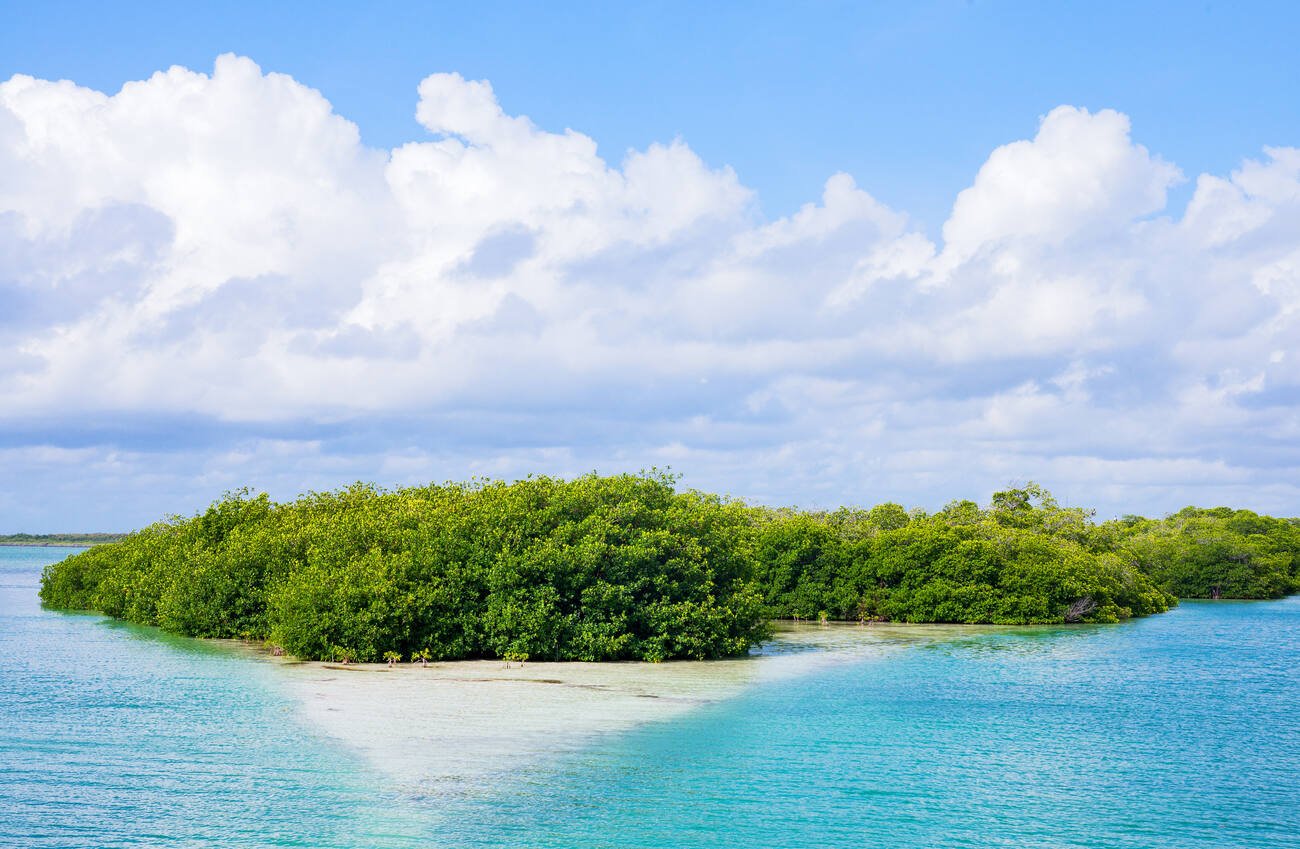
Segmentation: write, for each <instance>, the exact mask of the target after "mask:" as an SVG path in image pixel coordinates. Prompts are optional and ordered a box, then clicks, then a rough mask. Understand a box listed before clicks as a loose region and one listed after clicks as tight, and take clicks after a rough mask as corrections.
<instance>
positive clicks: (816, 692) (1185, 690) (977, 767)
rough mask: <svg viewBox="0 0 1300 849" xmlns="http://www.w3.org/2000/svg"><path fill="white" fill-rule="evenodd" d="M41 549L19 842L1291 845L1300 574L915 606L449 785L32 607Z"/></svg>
mask: <svg viewBox="0 0 1300 849" xmlns="http://www.w3.org/2000/svg"><path fill="white" fill-rule="evenodd" d="M53 556H58V553H55V554H54V555H53ZM50 558H51V554H50V552H49V551H48V550H40V549H3V548H0V716H3V717H4V725H3V727H0V845H4V846H10V845H12V846H84V847H100V846H138V845H145V846H150V845H156V846H321V847H334V846H339V847H343V846H347V847H384V846H430V847H434V846H437V847H485V846H503V847H505V846H510V847H514V846H519V847H647V848H648V847H697V846H698V847H705V846H708V847H715V846H722V847H728V846H735V847H742V846H744V847H763V846H770V847H790V848H791V849H793V848H794V847H805V846H806V847H814V846H816V847H838V846H853V847H1003V846H1005V847H1116V848H1117V849H1119V848H1120V847H1125V848H1126V847H1135V848H1136V847H1170V849H1173V847H1179V849H1183V847H1206V849H1210V847H1214V849H1232V847H1260V848H1261V849H1263V847H1284V848H1285V847H1300V598H1291V599H1286V600H1283V601H1278V602H1201V603H1185V604H1184V605H1183V606H1182V607H1180V608H1178V609H1176V610H1174V611H1173V612H1171V613H1168V614H1164V615H1162V616H1157V617H1152V618H1149V619H1143V620H1137V621H1133V622H1128V623H1125V624H1122V625H1117V626H1084V627H1068V628H1067V627H1062V628H1025V629H986V630H971V629H965V630H962V629H952V630H943V629H935V630H934V631H933V633H932V634H931V633H928V632H917V631H915V630H913V631H910V632H908V634H907V636H906V637H900V644H901V647H900V650H897V651H890V652H883V653H871V654H864V655H863V656H862V657H860V658H858V659H856V660H854V661H852V662H843V663H836V664H820V665H815V666H814V667H812V668H811V671H810V672H809V673H808V674H806V675H803V676H801V677H796V678H792V679H778V680H774V681H771V682H767V683H762V684H759V685H757V686H755V687H753V688H751V689H750V690H748V691H746V692H745V693H744V694H742V695H740V696H738V697H736V698H733V699H729V700H726V701H723V702H719V703H716V704H713V705H708V706H704V707H702V708H700V709H699V710H697V711H694V712H692V713H689V714H686V715H684V716H682V717H679V718H675V719H673V720H670V721H667V722H663V723H658V724H654V725H649V726H644V727H641V728H639V729H636V730H633V731H631V732H627V733H623V734H619V735H616V736H613V737H604V738H599V739H598V741H597V742H596V743H594V744H593V745H592V746H590V747H589V748H587V749H583V750H580V751H577V752H570V753H566V754H565V755H564V756H563V757H560V758H557V759H555V760H554V761H551V762H548V763H547V764H545V765H543V766H542V767H539V768H537V769H531V770H528V771H524V772H522V773H520V774H518V775H513V776H510V777H508V778H506V779H500V780H499V783H498V784H497V785H496V786H494V787H489V788H481V789H480V792H477V793H473V794H467V795H466V796H464V797H456V798H448V797H446V796H441V795H432V796H423V795H420V794H418V793H412V792H411V791H410V790H409V789H407V790H403V791H401V792H398V791H396V790H393V789H389V788H388V786H387V783H386V780H385V779H384V778H383V777H382V776H380V775H378V774H376V773H373V772H371V771H370V770H369V769H368V768H367V767H366V766H365V765H363V764H361V763H359V762H358V761H357V760H356V759H355V758H353V757H352V756H351V755H349V754H348V753H347V752H345V751H341V750H339V749H337V748H335V747H334V746H333V745H332V744H330V743H328V742H327V741H325V740H323V739H321V738H318V737H316V736H315V735H314V734H313V733H312V732H311V730H310V729H306V728H303V727H301V726H299V725H297V724H296V721H295V720H294V719H293V711H292V705H290V704H289V703H288V702H287V701H286V699H285V696H284V695H283V692H282V690H281V688H280V687H279V685H278V683H277V675H278V674H279V673H278V672H277V670H276V668H275V667H274V666H272V665H269V664H266V663H262V662H258V661H256V660H254V659H252V658H249V657H246V656H242V655H240V654H239V653H237V652H233V651H231V650H228V649H225V648H221V647H213V646H205V645H202V644H199V643H196V642H195V641H189V640H180V639H174V638H165V637H160V636H159V635H158V634H157V633H156V632H154V631H151V630H148V629H138V628H131V627H128V626H122V625H119V624H114V623H111V622H107V621H105V620H103V619H102V618H100V617H93V616H84V615H66V614H58V613H51V612H45V611H41V610H40V609H39V606H38V605H37V603H36V600H35V587H36V578H37V576H38V574H39V569H40V566H41V565H43V563H44V562H46V560H48V559H50ZM785 648H786V649H787V650H788V646H787V647H785Z"/></svg>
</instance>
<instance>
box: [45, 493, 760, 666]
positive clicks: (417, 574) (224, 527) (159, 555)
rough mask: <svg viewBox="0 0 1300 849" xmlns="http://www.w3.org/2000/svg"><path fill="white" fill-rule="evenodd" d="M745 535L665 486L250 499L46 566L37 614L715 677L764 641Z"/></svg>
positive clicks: (738, 520) (319, 653)
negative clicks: (702, 666) (96, 613)
mask: <svg viewBox="0 0 1300 849" xmlns="http://www.w3.org/2000/svg"><path fill="white" fill-rule="evenodd" d="M748 531H749V513H748V510H747V508H745V507H744V505H742V504H740V503H738V502H731V501H726V500H723V499H720V498H716V497H712V496H706V495H701V494H698V493H689V492H688V493H678V492H676V491H675V490H674V488H673V480H672V479H671V478H668V477H664V476H640V477H635V476H619V477H604V478H602V477H596V476H594V475H593V476H587V477H583V478H579V479H577V480H574V481H567V482H566V481H559V480H553V479H550V478H545V477H542V478H530V479H528V480H524V481H520V482H518V483H514V484H505V483H500V482H478V483H474V484H469V485H456V484H452V485H447V486H430V487H424V488H415V489H402V490H398V491H395V492H382V491H379V490H376V489H374V488H372V487H368V486H362V485H357V486H354V487H352V488H350V489H346V490H343V491H340V492H334V493H324V494H312V495H308V496H305V497H303V498H301V499H299V500H298V501H296V502H294V503H292V504H286V505H277V504H272V503H271V501H270V500H269V499H268V498H267V497H266V496H265V495H260V496H251V495H250V494H248V493H246V492H245V493H238V494H235V495H232V496H228V497H227V498H225V499H224V500H222V501H220V502H218V503H216V504H214V505H212V507H210V508H209V509H208V510H207V511H206V512H205V513H203V514H201V515H199V516H196V517H194V518H191V519H180V518H176V519H173V520H171V521H169V522H165V523H162V524H158V525H154V526H152V527H149V528H145V529H144V530H142V531H139V532H137V533H134V534H131V535H130V536H128V537H127V538H126V539H124V540H123V541H121V542H119V543H116V544H114V545H110V546H102V547H99V548H94V549H91V550H89V551H86V552H83V553H81V554H78V555H76V556H74V557H71V558H69V559H67V560H65V561H63V562H61V563H59V564H56V565H55V566H52V567H51V568H49V569H48V570H47V571H46V573H45V575H44V578H43V581H42V587H41V597H42V599H43V600H44V601H45V603H47V604H49V605H51V606H54V607H61V608H73V609H94V610H100V611H103V612H104V613H107V614H109V615H111V616H116V617H120V618H122V619H127V620H130V621H133V622H141V623H147V624H154V625H159V626H161V627H163V628H165V629H167V630H171V631H176V632H179V633H182V634H190V635H195V636H205V637H243V638H251V639H265V640H270V641H271V642H273V643H275V644H277V645H279V646H282V647H283V648H284V649H285V650H286V651H288V652H289V653H291V654H294V655H298V656H300V657H306V658H333V659H340V660H344V659H352V660H378V659H379V658H381V657H382V656H383V653H384V652H387V651H395V652H399V653H401V654H402V655H403V656H411V655H418V654H420V653H421V652H422V651H425V650H427V651H428V653H429V655H428V656H429V657H431V658H434V659H438V658H466V657H507V656H509V657H514V658H524V657H531V658H534V659H546V660H614V659H625V658H637V659H645V660H662V659H667V658H679V657H689V658H711V657H722V656H727V655H735V654H741V653H743V652H745V651H746V650H747V649H748V648H749V647H750V646H751V645H752V644H753V643H754V642H755V641H757V640H758V639H760V638H761V637H762V635H763V634H764V633H765V622H764V619H763V616H762V610H761V602H760V599H759V596H758V593H757V591H756V589H755V588H754V585H753V583H752V580H751V572H752V568H751V560H750V554H749V549H748V545H749V533H748Z"/></svg>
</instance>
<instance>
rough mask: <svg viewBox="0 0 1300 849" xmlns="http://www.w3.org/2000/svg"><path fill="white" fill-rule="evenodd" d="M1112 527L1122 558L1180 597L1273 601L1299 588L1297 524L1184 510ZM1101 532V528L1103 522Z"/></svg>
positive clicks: (1239, 513) (1219, 511) (1227, 511)
mask: <svg viewBox="0 0 1300 849" xmlns="http://www.w3.org/2000/svg"><path fill="white" fill-rule="evenodd" d="M1108 524H1111V525H1112V526H1113V529H1114V531H1115V533H1116V536H1117V537H1118V538H1119V547H1120V550H1121V551H1122V552H1123V555H1124V556H1125V557H1126V558H1128V559H1129V560H1130V561H1131V562H1133V563H1135V564H1137V565H1138V567H1139V568H1141V569H1142V570H1143V571H1145V572H1147V573H1148V574H1149V575H1151V577H1152V578H1153V579H1155V581H1156V582H1157V583H1158V584H1160V586H1162V587H1164V588H1166V589H1167V590H1169V592H1171V593H1173V594H1174V595H1177V596H1180V597H1182V598H1280V597H1281V596H1284V595H1290V594H1291V593H1294V592H1300V521H1297V520H1295V519H1274V518H1273V517H1271V516H1261V515H1259V514H1257V513H1252V512H1251V511H1249V510H1231V509H1229V508H1227V507H1216V508H1213V509H1210V510H1202V509H1198V508H1195V507H1188V508H1186V509H1184V510H1180V511H1179V512H1177V513H1175V514H1173V515H1172V516H1169V517H1168V518H1166V519H1164V520H1162V521H1152V520H1150V519H1142V518H1138V517H1133V516H1130V517H1126V518H1124V519H1121V520H1119V521H1117V522H1115V523H1108ZM1103 530H1109V529H1107V528H1105V526H1103Z"/></svg>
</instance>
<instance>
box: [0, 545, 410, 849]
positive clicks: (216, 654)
mask: <svg viewBox="0 0 1300 849" xmlns="http://www.w3.org/2000/svg"><path fill="white" fill-rule="evenodd" d="M74 550H75V549H74ZM68 553H70V550H69V549H57V548H25V547H0V717H3V718H4V721H3V724H2V725H0V812H3V813H0V846H4V847H118V846H160V847H161V846H167V847H207V846H214V847H215V846H235V847H242V846H311V847H361V846H426V845H428V841H427V840H425V839H424V836H425V835H426V834H427V823H424V822H420V821H418V812H414V814H410V813H406V812H403V811H402V810H401V808H400V806H399V807H397V808H393V806H394V805H395V804H396V803H395V801H394V798H393V796H392V794H388V793H385V792H384V791H383V790H382V789H376V779H375V778H374V777H373V776H371V775H370V774H369V773H368V771H367V770H366V769H365V768H364V766H363V765H362V764H361V763H360V762H359V761H358V760H356V759H353V758H351V757H349V756H347V754H346V753H344V752H340V751H339V750H337V749H336V748H335V747H333V746H331V745H328V744H327V742H326V741H325V740H324V739H323V738H317V737H316V736H315V735H314V734H313V733H312V732H311V731H310V730H309V729H307V728H305V727H303V726H301V725H299V724H298V723H297V722H296V721H295V719H294V715H295V712H296V708H295V705H294V704H293V703H292V702H291V701H290V699H289V698H288V697H287V696H286V695H285V694H283V693H282V692H280V691H279V689H278V686H277V682H276V680H275V670H274V668H273V667H271V666H270V665H268V664H264V663H258V662H255V661H251V660H249V659H247V658H245V657H241V656H240V655H238V654H236V653H232V652H231V651H229V650H225V649H222V648H221V647H219V646H211V645H206V644H204V643H201V642H199V641H197V640H187V639H181V638H174V637H168V636H166V635H163V634H161V633H160V632H158V631H156V630H154V629H148V628H138V627H134V626H130V625H123V624H120V623H115V622H111V621H109V620H106V619H104V618H103V617H99V616H91V615H84V614H61V613H52V612H48V611H43V610H41V609H40V606H39V602H38V601H37V598H36V588H37V585H38V581H39V576H40V569H41V568H42V566H43V565H44V564H45V563H48V562H51V561H53V560H57V559H60V558H62V557H63V556H65V555H66V554H68Z"/></svg>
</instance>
